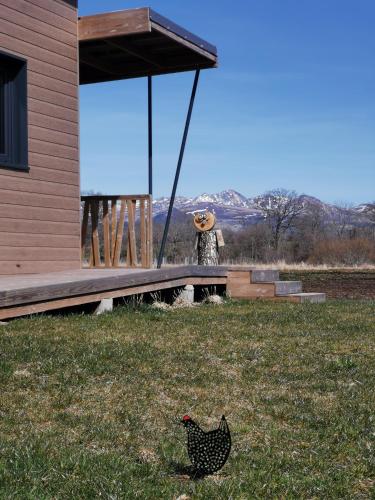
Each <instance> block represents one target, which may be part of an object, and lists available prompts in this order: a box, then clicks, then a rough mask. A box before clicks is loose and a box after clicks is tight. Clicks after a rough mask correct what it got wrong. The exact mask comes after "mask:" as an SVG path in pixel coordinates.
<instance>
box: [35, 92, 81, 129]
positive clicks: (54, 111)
mask: <svg viewBox="0 0 375 500" xmlns="http://www.w3.org/2000/svg"><path fill="white" fill-rule="evenodd" d="M28 107H29V115H31V114H33V113H37V114H40V115H45V116H49V117H52V118H58V119H60V120H64V121H65V122H68V123H71V124H72V127H74V130H76V128H77V127H78V112H77V111H76V110H74V109H69V108H64V107H61V106H59V105H56V104H51V103H49V102H43V101H40V100H39V99H32V98H30V97H29V99H28Z"/></svg>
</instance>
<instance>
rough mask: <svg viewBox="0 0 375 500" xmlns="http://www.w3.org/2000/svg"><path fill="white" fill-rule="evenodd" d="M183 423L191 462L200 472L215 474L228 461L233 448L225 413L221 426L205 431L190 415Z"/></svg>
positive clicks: (185, 417)
mask: <svg viewBox="0 0 375 500" xmlns="http://www.w3.org/2000/svg"><path fill="white" fill-rule="evenodd" d="M182 423H183V425H184V426H185V428H186V430H187V436H188V442H187V449H188V454H189V458H190V461H191V463H192V464H193V467H194V469H195V471H196V472H197V473H198V474H213V473H214V472H217V471H218V470H220V469H221V468H222V467H223V466H224V464H225V462H226V461H227V459H228V457H229V453H230V449H231V444H232V443H231V437H230V431H229V427H228V424H227V421H226V419H225V417H224V415H223V416H222V418H221V422H220V424H219V427H218V428H217V429H215V430H213V431H209V432H205V431H203V430H202V429H201V428H200V427H199V425H198V424H196V423H195V422H194V420H192V419H191V418H190V417H189V415H185V416H184V417H183V419H182Z"/></svg>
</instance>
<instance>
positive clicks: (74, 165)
mask: <svg viewBox="0 0 375 500" xmlns="http://www.w3.org/2000/svg"><path fill="white" fill-rule="evenodd" d="M29 165H30V168H31V167H42V168H48V169H50V170H56V171H60V172H67V173H68V172H72V173H74V174H76V175H78V176H79V164H78V159H77V160H69V159H64V158H56V157H54V156H48V155H44V154H40V153H32V152H29ZM67 184H68V183H67Z"/></svg>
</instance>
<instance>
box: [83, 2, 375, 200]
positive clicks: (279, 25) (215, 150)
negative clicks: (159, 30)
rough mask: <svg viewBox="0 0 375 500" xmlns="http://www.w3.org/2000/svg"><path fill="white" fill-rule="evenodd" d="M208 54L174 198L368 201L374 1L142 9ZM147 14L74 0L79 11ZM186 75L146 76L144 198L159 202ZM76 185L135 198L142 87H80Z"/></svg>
mask: <svg viewBox="0 0 375 500" xmlns="http://www.w3.org/2000/svg"><path fill="white" fill-rule="evenodd" d="M149 5H150V6H151V7H152V8H153V9H154V10H156V11H157V12H159V13H160V14H163V15H164V16H166V17H169V18H170V19H172V20H173V21H175V22H176V23H178V24H181V25H182V26H184V27H185V28H187V29H189V30H190V31H192V32H194V33H196V34H197V35H199V36H201V37H202V38H205V39H206V40H208V41H210V42H212V43H215V44H216V45H217V46H218V50H219V57H220V66H219V68H218V69H215V70H207V71H204V72H202V75H201V82H200V87H199V90H198V94H197V100H196V107H195V109H194V114H193V120H192V126H191V130H190V136H189V140H188V144H187V149H186V155H185V160H184V164H183V167H182V173H181V177H180V184H179V189H178V194H180V195H188V196H193V195H197V194H201V193H202V192H209V193H213V192H217V191H221V190H223V189H227V188H233V189H236V190H237V191H240V192H241V193H243V194H244V195H246V196H253V195H257V194H260V193H262V192H264V191H266V190H269V189H272V188H275V187H283V188H286V189H294V190H296V191H298V192H299V193H306V194H310V195H313V196H317V197H318V198H321V199H322V200H324V201H328V202H343V201H345V202H351V203H355V204H357V203H361V202H365V201H371V200H374V199H375V65H374V54H375V34H374V31H373V26H374V22H375V2H374V0H357V1H354V0H329V1H327V0H282V1H281V0H256V1H255V0H237V1H236V2H233V1H227V0H215V1H214V0H204V1H203V2H202V1H201V0H200V1H198V0H189V1H188V2H182V1H178V2H177V1H176V0H154V1H152V2H151V3H150V4H149ZM140 6H147V2H146V3H145V4H138V3H133V2H128V1H126V0H106V1H105V2H104V1H103V0H100V1H99V0H80V14H81V15H87V14H94V13H99V12H104V11H110V10H120V9H126V8H132V7H140ZM193 76H194V75H193V74H192V73H185V74H176V75H165V76H159V77H156V78H154V147H155V158H154V172H155V180H154V183H155V186H154V195H155V197H159V196H164V195H169V194H170V191H171V187H172V182H173V175H174V171H175V167H176V162H177V158H178V153H179V147H180V142H181V136H182V131H183V126H184V120H185V116H186V110H187V106H188V100H189V96H190V92H191V85H192V81H193ZM80 100H81V161H82V177H81V183H82V189H84V190H89V189H93V190H95V191H100V192H102V193H112V194H114V193H116V194H129V193H140V192H147V81H146V79H135V80H125V81H122V82H115V83H105V84H98V85H88V86H83V87H81V94H80Z"/></svg>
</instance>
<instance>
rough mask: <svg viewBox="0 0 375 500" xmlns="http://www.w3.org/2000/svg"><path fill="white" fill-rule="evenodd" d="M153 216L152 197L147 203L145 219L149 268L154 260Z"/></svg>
mask: <svg viewBox="0 0 375 500" xmlns="http://www.w3.org/2000/svg"><path fill="white" fill-rule="evenodd" d="M152 224H153V216H152V196H149V198H148V201H147V219H146V234H147V267H148V268H151V267H152V265H153V259H154V250H153V236H154V233H153V229H152Z"/></svg>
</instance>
